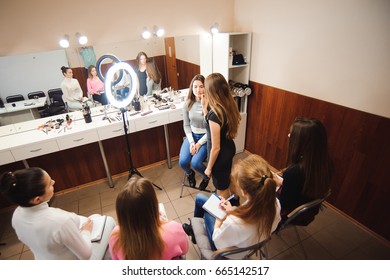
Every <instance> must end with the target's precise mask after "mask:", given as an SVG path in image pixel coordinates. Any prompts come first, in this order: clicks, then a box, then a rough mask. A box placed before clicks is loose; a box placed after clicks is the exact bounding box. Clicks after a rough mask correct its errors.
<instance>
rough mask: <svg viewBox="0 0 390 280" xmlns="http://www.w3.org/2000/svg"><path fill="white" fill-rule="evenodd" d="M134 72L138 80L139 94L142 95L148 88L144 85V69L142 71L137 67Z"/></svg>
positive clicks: (145, 75) (145, 76)
mask: <svg viewBox="0 0 390 280" xmlns="http://www.w3.org/2000/svg"><path fill="white" fill-rule="evenodd" d="M136 73H137V76H138V81H139V94H140V95H141V96H142V95H145V94H146V93H147V92H148V88H147V86H146V78H147V74H146V70H145V71H144V72H142V71H140V70H139V69H137V71H136Z"/></svg>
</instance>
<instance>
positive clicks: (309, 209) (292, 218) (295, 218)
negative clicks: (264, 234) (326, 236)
mask: <svg viewBox="0 0 390 280" xmlns="http://www.w3.org/2000/svg"><path fill="white" fill-rule="evenodd" d="M330 195H331V190H329V191H328V193H327V194H326V195H325V197H323V198H319V199H315V200H313V201H310V202H308V203H305V204H302V205H301V206H298V207H297V208H295V209H294V210H293V211H291V212H290V213H289V214H288V215H287V220H285V221H281V222H280V224H279V226H278V228H277V229H276V231H275V234H276V235H277V236H279V237H281V233H282V231H283V230H285V229H286V228H289V227H293V228H294V231H295V234H296V236H297V240H298V244H299V246H300V247H301V249H302V252H303V255H304V257H305V259H308V256H307V253H306V251H305V248H304V247H303V244H302V239H301V237H300V235H299V232H298V229H297V226H308V225H309V224H310V223H311V222H313V221H314V218H315V216H316V215H317V214H318V212H319V210H320V209H321V206H322V203H323V202H324V201H325V200H326V199H327V198H328V197H329V196H330ZM302 218H303V219H302ZM281 239H282V238H281ZM282 240H283V239H282ZM283 241H284V240H283ZM284 242H285V241H284ZM285 243H286V242H285Z"/></svg>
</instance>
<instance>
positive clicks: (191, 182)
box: [187, 170, 196, 188]
mask: <svg viewBox="0 0 390 280" xmlns="http://www.w3.org/2000/svg"><path fill="white" fill-rule="evenodd" d="M187 178H188V184H189V185H190V187H191V188H195V186H196V180H195V172H194V170H191V173H190V175H187Z"/></svg>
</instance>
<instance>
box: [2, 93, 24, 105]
mask: <svg viewBox="0 0 390 280" xmlns="http://www.w3.org/2000/svg"><path fill="white" fill-rule="evenodd" d="M5 100H6V101H7V103H13V102H17V101H23V100H24V96H23V95H21V94H15V95H10V96H7V97H6V98H5Z"/></svg>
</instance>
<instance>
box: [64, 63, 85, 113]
mask: <svg viewBox="0 0 390 280" xmlns="http://www.w3.org/2000/svg"><path fill="white" fill-rule="evenodd" d="M61 71H62V74H63V75H64V77H65V79H64V80H63V81H62V83H61V90H62V93H63V95H62V99H63V100H64V102H66V103H67V105H68V107H69V109H71V110H76V111H77V110H81V109H82V108H83V106H82V103H81V102H82V99H83V91H82V90H81V87H80V84H79V81H78V80H76V79H74V78H73V71H72V69H71V68H69V67H65V66H62V67H61Z"/></svg>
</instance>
